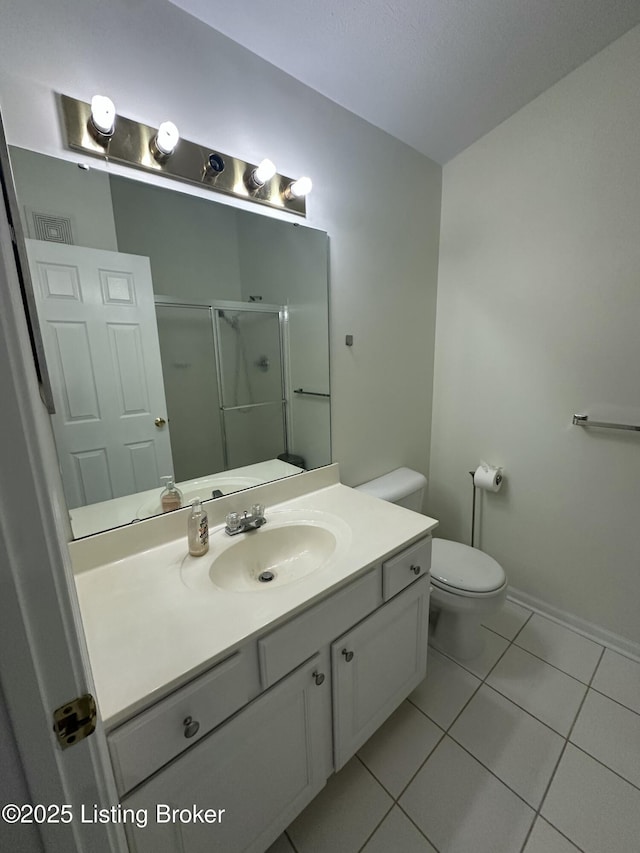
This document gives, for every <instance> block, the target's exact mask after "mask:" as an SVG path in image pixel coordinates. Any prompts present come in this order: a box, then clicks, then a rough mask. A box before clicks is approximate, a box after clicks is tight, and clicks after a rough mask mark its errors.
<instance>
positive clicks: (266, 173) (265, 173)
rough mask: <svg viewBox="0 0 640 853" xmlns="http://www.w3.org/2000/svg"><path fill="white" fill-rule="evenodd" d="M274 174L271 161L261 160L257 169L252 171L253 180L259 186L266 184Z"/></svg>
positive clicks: (274, 170) (274, 168)
mask: <svg viewBox="0 0 640 853" xmlns="http://www.w3.org/2000/svg"><path fill="white" fill-rule="evenodd" d="M275 173H276V165H275V163H273V162H272V161H271V160H268V159H266V158H265V159H264V160H261V162H260V165H259V166H258V168H257V169H254V170H253V179H254V181H255V182H256V184H258V185H259V186H262V185H263V184H266V182H267V181H270V180H271V178H272V177H273V176H274V175H275Z"/></svg>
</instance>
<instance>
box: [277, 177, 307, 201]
mask: <svg viewBox="0 0 640 853" xmlns="http://www.w3.org/2000/svg"><path fill="white" fill-rule="evenodd" d="M312 187H313V184H312V183H311V178H307V177H302V178H298V180H297V181H292V182H291V183H290V184H289V186H288V187H287V188H286V190H285V191H284V193H283V195H284V197H285V198H286V199H293V198H304V196H306V195H309V193H310V192H311V189H312Z"/></svg>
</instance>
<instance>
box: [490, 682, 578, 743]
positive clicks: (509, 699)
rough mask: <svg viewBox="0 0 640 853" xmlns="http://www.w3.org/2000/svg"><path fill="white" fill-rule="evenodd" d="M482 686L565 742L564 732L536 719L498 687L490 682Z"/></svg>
mask: <svg viewBox="0 0 640 853" xmlns="http://www.w3.org/2000/svg"><path fill="white" fill-rule="evenodd" d="M481 686H483V687H486V688H487V690H493V692H494V693H497V694H498V696H501V697H502V698H503V699H506V701H507V702H510V703H511V704H512V705H515V707H516V708H518V710H520V711H522V712H523V714H526V715H527V716H528V717H531V718H532V719H533V720H535V721H536V723H540V725H541V726H544V727H545V729H549V731H550V732H553V734H554V735H557V736H558V737H560V738H562V739H563V740H565V739H566V735H563V734H562V732H559V731H558V730H557V729H554V728H553V726H550V725H549V723H545V721H544V720H541V719H540V717H536V715H535V714H533V713H532V712H531V711H529V710H528V709H527V708H524V707H523V706H522V705H518V703H517V702H515V701H514V700H513V699H512V698H511V697H510V696H507V695H506V694H504V693H502V692H501V691H500V690H498V689H497V687H494V686H493V685H492V684H489V683H488V682H487V683H486V684H484V685H481Z"/></svg>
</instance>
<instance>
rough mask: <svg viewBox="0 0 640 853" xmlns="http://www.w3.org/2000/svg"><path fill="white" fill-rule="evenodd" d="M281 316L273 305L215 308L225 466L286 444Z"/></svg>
mask: <svg viewBox="0 0 640 853" xmlns="http://www.w3.org/2000/svg"><path fill="white" fill-rule="evenodd" d="M285 321H286V315H285V312H284V310H282V309H280V308H278V307H277V306H266V305H265V306H262V305H261V306H260V307H257V306H251V307H244V306H238V305H237V304H236V305H233V307H220V303H217V304H216V307H215V308H214V324H215V340H216V348H217V359H216V363H217V369H218V385H219V389H220V398H221V399H220V417H221V429H222V435H223V442H222V446H223V452H224V457H225V458H224V466H225V468H226V469H228V468H239V467H241V466H243V465H251V464H253V463H255V462H262V461H264V460H265V459H274V458H276V457H277V456H278V455H279V454H281V453H284V452H286V450H287V411H286V395H285V376H284V364H285V359H284V352H283V350H284V323H285Z"/></svg>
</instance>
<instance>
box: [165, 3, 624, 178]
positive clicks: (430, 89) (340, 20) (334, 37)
mask: <svg viewBox="0 0 640 853" xmlns="http://www.w3.org/2000/svg"><path fill="white" fill-rule="evenodd" d="M171 2H173V3H174V5H176V6H179V7H180V8H182V9H184V10H185V11H187V12H189V13H190V14H192V15H194V16H195V17H196V18H199V19H200V20H202V21H203V22H205V23H206V24H209V25H210V26H211V27H213V28H214V29H216V30H218V31H219V32H221V33H223V34H224V35H226V36H228V37H229V38H231V39H233V40H234V41H236V42H238V43H240V44H241V45H243V46H245V47H247V48H248V49H249V50H251V51H253V53H256V54H258V56H261V57H262V58H264V59H266V60H268V61H269V62H271V63H272V64H273V65H276V66H277V67H278V68H281V69H282V70H283V71H286V72H287V73H288V74H290V75H291V76H293V77H295V78H296V79H298V80H300V81H301V82H303V83H305V84H306V85H307V86H310V87H311V88H312V89H315V90H316V91H318V92H320V93H322V94H323V95H325V96H326V97H327V98H330V99H331V100H332V101H335V102H336V103H338V104H340V105H341V106H343V107H346V109H348V110H350V111H351V112H353V113H355V114H356V115H359V116H361V117H362V118H364V119H366V120H367V121H369V122H371V124H374V125H376V126H377V127H380V128H382V129H383V130H386V131H387V132H388V133H390V134H391V135H392V136H395V137H397V138H398V139H401V140H402V141H403V142H406V143H407V144H408V145H411V146H412V147H413V148H415V149H417V150H418V151H421V152H422V153H423V154H426V155H427V156H428V157H431V158H432V159H433V160H436V161H437V162H438V163H446V162H447V160H450V159H451V158H452V157H454V156H455V155H456V154H458V153H459V152H460V151H462V150H463V149H465V148H467V147H468V146H469V145H471V143H472V142H474V141H475V140H476V139H479V138H480V137H481V136H483V135H484V134H485V133H488V131H490V130H492V129H493V128H494V127H496V126H497V125H498V124H500V122H502V121H504V119H506V118H508V117H509V116H510V115H512V114H513V113H514V112H516V110H518V109H520V107H522V106H524V105H525V104H527V103H528V102H529V101H531V100H532V99H533V98H535V97H536V96H537V95H539V94H540V93H541V92H543V91H545V89H548V88H549V86H552V85H553V84H554V83H556V82H557V81H558V80H560V79H561V78H562V77H564V76H565V75H566V74H568V73H569V72H570V71H572V70H573V69H574V68H577V67H578V66H579V65H581V64H582V63H583V62H585V61H586V60H587V59H589V57H591V56H593V55H594V54H595V53H597V52H598V51H600V50H602V48H604V47H606V46H607V45H608V44H609V43H610V42H612V41H614V40H615V39H616V38H618V37H619V36H621V35H622V34H623V33H625V32H626V31H627V30H629V29H631V28H632V27H633V26H635V25H636V24H638V23H640V0H350V2H349V0H346V2H345V0H234V1H233V2H231V0H227V2H217V0H213V2H212V0H171Z"/></svg>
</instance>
